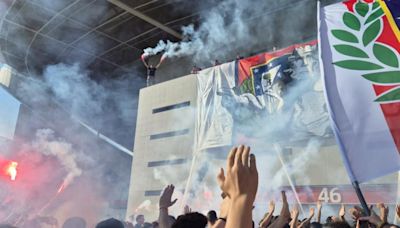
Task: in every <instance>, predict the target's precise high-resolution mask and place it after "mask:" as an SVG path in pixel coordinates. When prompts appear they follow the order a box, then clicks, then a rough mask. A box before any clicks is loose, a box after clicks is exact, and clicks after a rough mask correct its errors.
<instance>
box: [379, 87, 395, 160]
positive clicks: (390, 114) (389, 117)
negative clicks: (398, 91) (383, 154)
mask: <svg viewBox="0 0 400 228" xmlns="http://www.w3.org/2000/svg"><path fill="white" fill-rule="evenodd" d="M373 87H374V90H375V93H376V95H380V94H382V93H384V92H386V91H388V90H390V89H392V88H394V87H396V86H380V85H373ZM381 109H382V112H383V115H384V116H385V120H386V123H387V125H388V127H389V129H390V133H392V137H393V140H394V143H395V144H396V147H397V151H398V152H399V153H400V118H399V116H400V103H390V104H381Z"/></svg>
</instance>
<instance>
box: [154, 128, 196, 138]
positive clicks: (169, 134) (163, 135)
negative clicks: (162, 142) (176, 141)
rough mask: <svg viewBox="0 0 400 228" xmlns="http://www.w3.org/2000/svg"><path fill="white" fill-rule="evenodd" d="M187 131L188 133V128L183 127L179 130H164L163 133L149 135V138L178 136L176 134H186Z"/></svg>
mask: <svg viewBox="0 0 400 228" xmlns="http://www.w3.org/2000/svg"><path fill="white" fill-rule="evenodd" d="M188 133H189V129H183V130H179V131H169V132H164V133H160V134H155V135H150V140H154V139H162V138H168V137H174V136H178V135H186V134H188Z"/></svg>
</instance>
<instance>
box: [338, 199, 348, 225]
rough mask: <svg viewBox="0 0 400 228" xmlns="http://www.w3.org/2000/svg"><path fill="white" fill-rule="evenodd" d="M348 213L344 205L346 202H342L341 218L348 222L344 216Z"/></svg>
mask: <svg viewBox="0 0 400 228" xmlns="http://www.w3.org/2000/svg"><path fill="white" fill-rule="evenodd" d="M345 215H346V208H345V207H344V204H343V203H342V206H341V207H340V209H339V219H340V221H342V222H346V218H345V217H344V216H345Z"/></svg>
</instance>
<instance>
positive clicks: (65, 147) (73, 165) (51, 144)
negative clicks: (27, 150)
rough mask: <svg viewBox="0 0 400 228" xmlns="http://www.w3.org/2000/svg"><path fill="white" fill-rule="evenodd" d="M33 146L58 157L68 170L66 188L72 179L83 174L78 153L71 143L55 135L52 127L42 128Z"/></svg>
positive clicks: (45, 153)
mask: <svg viewBox="0 0 400 228" xmlns="http://www.w3.org/2000/svg"><path fill="white" fill-rule="evenodd" d="M33 148H34V149H36V150H37V151H39V152H41V153H43V154H44V155H46V156H50V155H51V156H55V157H57V159H58V161H59V162H60V164H62V165H63V166H64V168H65V170H66V171H67V173H68V174H67V176H66V177H65V179H64V182H63V186H64V188H65V187H67V186H69V185H70V184H71V183H72V181H73V180H74V179H75V178H76V177H78V176H80V175H81V174H82V170H81V169H80V168H79V166H78V164H77V161H76V153H75V151H74V149H73V147H72V145H71V144H69V143H67V142H65V141H64V140H62V139H58V138H56V137H55V135H54V131H53V130H50V129H41V130H38V131H37V133H36V140H35V141H34V142H33Z"/></svg>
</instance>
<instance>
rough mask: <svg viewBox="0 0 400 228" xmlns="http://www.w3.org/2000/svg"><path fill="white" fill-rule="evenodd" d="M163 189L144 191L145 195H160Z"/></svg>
mask: <svg viewBox="0 0 400 228" xmlns="http://www.w3.org/2000/svg"><path fill="white" fill-rule="evenodd" d="M161 192H162V190H149V191H145V192H144V196H160V195H161Z"/></svg>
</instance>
